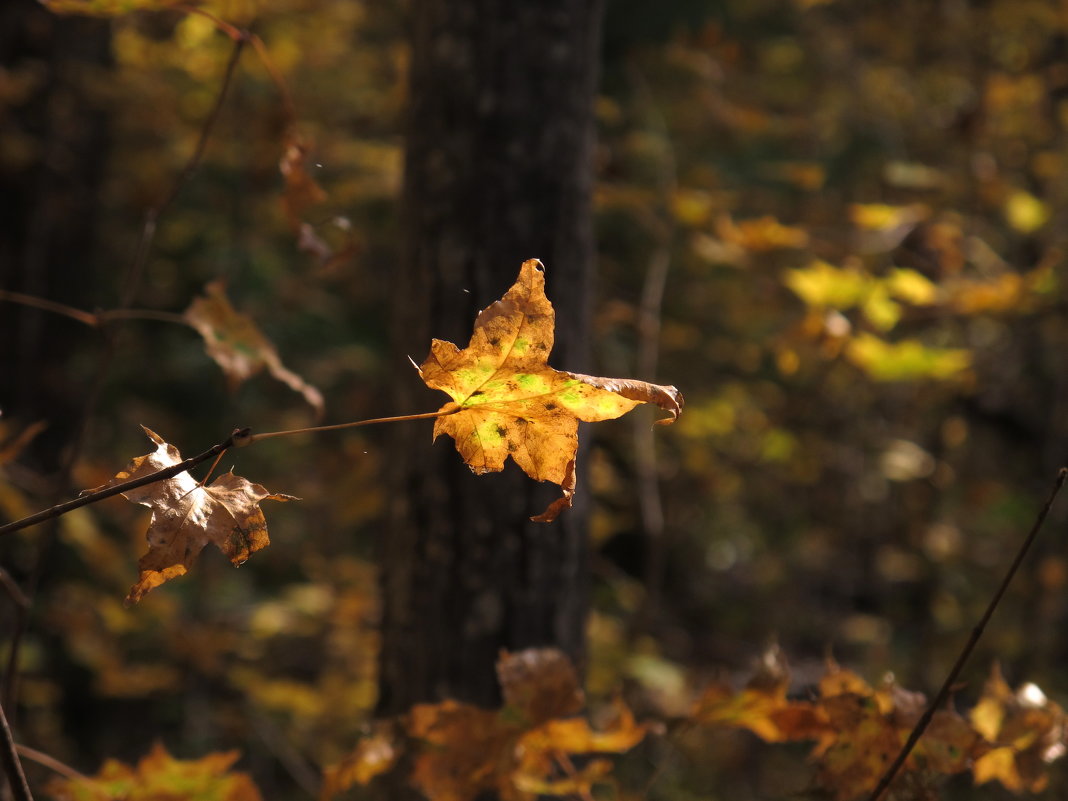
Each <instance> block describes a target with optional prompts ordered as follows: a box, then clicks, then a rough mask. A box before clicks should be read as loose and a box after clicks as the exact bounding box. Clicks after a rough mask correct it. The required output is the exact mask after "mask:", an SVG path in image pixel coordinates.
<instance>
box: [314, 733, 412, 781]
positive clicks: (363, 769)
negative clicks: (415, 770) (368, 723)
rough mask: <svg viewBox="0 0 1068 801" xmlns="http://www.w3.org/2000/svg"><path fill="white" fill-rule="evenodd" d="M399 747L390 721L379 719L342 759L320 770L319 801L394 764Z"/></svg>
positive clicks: (374, 775) (366, 779)
mask: <svg viewBox="0 0 1068 801" xmlns="http://www.w3.org/2000/svg"><path fill="white" fill-rule="evenodd" d="M400 748H401V746H400V745H399V744H398V742H397V732H396V731H395V730H394V727H393V726H392V724H391V723H390V722H389V721H378V722H377V723H376V724H375V728H374V730H373V731H372V732H371V733H370V734H369V735H368V736H366V737H364V738H363V739H362V740H360V742H359V743H358V744H357V745H356V748H355V749H353V751H352V752H351V753H349V754H348V756H346V757H345V758H344V759H343V760H341V762H339V763H338V764H336V765H331V766H330V767H328V768H326V769H325V770H324V771H323V786H322V789H321V790H320V792H319V801H329V800H330V799H331V798H333V797H334V796H335V795H337V794H338V793H341V792H344V791H345V790H347V789H349V788H350V787H353V786H354V785H357V784H359V785H365V784H367V783H369V782H370V781H371V780H372V779H373V778H375V777H376V776H379V775H381V774H383V773H385V772H387V771H389V770H390V769H392V768H393V766H394V765H395V764H396V762H397V759H398V757H399V756H400Z"/></svg>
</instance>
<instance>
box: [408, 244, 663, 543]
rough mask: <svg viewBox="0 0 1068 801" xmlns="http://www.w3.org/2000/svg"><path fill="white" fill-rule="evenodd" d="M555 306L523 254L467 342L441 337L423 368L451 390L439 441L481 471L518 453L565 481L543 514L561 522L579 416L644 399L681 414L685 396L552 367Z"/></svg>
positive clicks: (601, 414) (426, 377)
mask: <svg viewBox="0 0 1068 801" xmlns="http://www.w3.org/2000/svg"><path fill="white" fill-rule="evenodd" d="M555 322H556V314H555V312H554V310H553V307H552V304H551V303H550V302H549V299H548V298H546V296H545V270H544V268H543V267H542V264H541V262H540V261H538V260H537V259H531V260H529V261H525V262H523V266H522V268H521V269H520V271H519V278H518V279H517V280H516V282H515V284H513V285H512V287H511V288H510V289H509V290H508V291H507V292H506V293H505V295H504V297H503V298H501V299H500V300H498V301H497V302H495V303H493V304H491V305H490V306H487V307H486V308H485V309H483V310H482V312H481V313H480V314H479V316H478V318H477V319H476V320H475V328H474V333H473V334H472V335H471V341H470V343H469V344H468V346H467V347H466V348H464V349H463V350H460V349H459V348H458V347H457V346H456V345H454V344H453V343H451V342H446V341H444V340H440V339H435V340H434V341H433V343H432V344H431V346H430V355H429V356H428V357H427V358H426V361H424V362H423V363H422V365H420V366H419V375H420V376H421V377H422V379H423V381H424V382H425V383H426V385H427V386H428V387H430V388H432V389H440V390H442V391H443V392H445V393H447V394H448V395H449V396H451V397H452V401H451V402H449V403H446V404H445V405H444V406H442V407H441V411H442V412H452V413H451V414H449V415H447V416H443V417H439V418H438V419H437V421H436V422H435V424H434V439H437V438H438V437H439V436H441V435H442V434H448V435H449V436H450V437H452V438H453V439H454V440H455V441H456V449H457V450H458V451H459V452H460V455H461V456H462V457H463V459H464V461H465V462H466V463H467V465H468V466H469V467H470V468H471V470H472V471H474V472H475V473H490V472H498V471H500V470H503V469H504V463H505V461H506V460H507V459H508V457H509V456H511V457H512V458H513V459H514V460H515V462H516V464H518V465H519V466H520V467H521V468H522V469H523V472H525V473H526V474H527V475H528V476H530V477H531V478H533V479H535V480H537V481H552V482H553V483H555V484H559V485H560V488H561V489H562V490H563V496H562V497H561V498H560V499H558V500H556V501H554V502H553V503H552V504H550V505H549V507H548V508H547V509H546V510H545V511H544V512H543V513H542V514H540V515H537V516H536V517H533V518H531V519H532V520H537V521H540V522H549V521H551V520H554V519H555V518H556V516H557V515H559V514H560V512H561V511H563V510H564V509H565V508H566V507H568V506H570V505H571V499H572V497H573V496H574V494H575V455H576V453H577V451H578V421H579V420H583V421H585V422H594V421H598V420H611V419H613V418H616V417H620V416H621V415H623V414H626V413H627V412H629V411H630V410H631V409H633V408H634V407H635V406H637V405H638V404H640V403H654V404H656V405H657V406H659V407H660V408H661V409H664V410H665V411H667V412H668V413H669V414H670V417H668V418H665V419H664V420H661V421H658V422H662V423H670V422H673V421H674V420H675V419H676V418H677V417H678V416H679V413H680V412H681V411H682V405H683V399H682V393H680V392H679V391H678V390H677V389H676V388H675V387H672V386H658V385H656V384H649V383H646V382H644V381H636V380H633V379H615V378H599V377H595V376H588V375H581V374H579V373H568V372H563V371H561V370H555V369H553V368H552V367H550V366H549V365H548V358H549V352H550V351H551V350H552V347H553V341H554V326H555Z"/></svg>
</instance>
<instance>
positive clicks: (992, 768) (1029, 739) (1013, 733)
mask: <svg viewBox="0 0 1068 801" xmlns="http://www.w3.org/2000/svg"><path fill="white" fill-rule="evenodd" d="M970 719H971V724H972V726H973V727H974V728H975V730H976V731H977V732H979V734H981V735H982V736H983V737H984V738H985V739H986V740H987V741H988V742H989V743H990V744H991V745H992V746H993V747H992V748H991V749H990V750H989V751H988V752H987V753H985V754H983V755H982V756H980V757H979V758H978V759H976V760H975V764H974V766H973V768H972V774H973V776H974V778H975V783H976V784H982V783H984V782H988V781H991V780H992V779H997V780H998V781H1000V782H1001V783H1002V784H1003V785H1004V786H1005V787H1008V788H1009V789H1010V790H1013V791H1015V792H1020V791H1027V792H1033V793H1037V792H1039V791H1041V790H1043V789H1044V788H1045V787H1046V785H1047V784H1048V782H1049V773H1048V770H1047V766H1048V765H1049V763H1051V762H1053V761H1054V760H1055V759H1057V758H1059V757H1060V756H1062V755H1063V754H1064V752H1065V740H1066V738H1068V718H1066V717H1065V714H1064V710H1063V709H1061V707H1060V706H1059V705H1058V704H1056V703H1054V702H1053V701H1051V700H1049V699H1048V698H1046V695H1045V693H1043V692H1042V690H1040V689H1039V688H1038V687H1037V686H1036V685H1034V684H1025V685H1023V686H1022V687H1020V688H1019V689H1018V690H1017V691H1016V692H1013V691H1012V690H1011V689H1010V688H1009V685H1008V684H1007V683H1006V682H1005V679H1004V678H1002V675H1001V670H1000V669H999V668H998V666H997V665H996V664H995V665H994V667H993V668H992V670H991V673H990V677H989V678H988V679H987V681H986V684H985V685H984V687H983V694H982V696H981V697H980V699H979V701H978V703H976V705H975V707H974V708H973V709H972V711H971V715H970Z"/></svg>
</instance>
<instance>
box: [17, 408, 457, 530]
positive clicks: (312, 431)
mask: <svg viewBox="0 0 1068 801" xmlns="http://www.w3.org/2000/svg"><path fill="white" fill-rule="evenodd" d="M462 411H463V407H462V406H454V407H453V408H450V409H448V410H446V411H436V412H424V413H422V414H403V415H400V416H399V417H375V418H373V419H371V420H357V421H355V422H353V423H337V424H335V425H332V426H313V427H311V428H293V429H290V430H288V431H269V432H267V433H265V434H253V435H252V436H251V437H249V442H259V441H260V440H261V439H273V438H275V437H291V436H293V435H295V434H317V433H319V432H321V431H341V430H342V429H345V428H360V427H361V426H373V425H378V424H379V423H405V422H407V421H409V420H433V419H434V418H436V417H448V416H449V415H450V414H456V413H457V412H462ZM3 533H4V531H3V529H0V534H3Z"/></svg>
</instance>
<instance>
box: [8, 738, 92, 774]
mask: <svg viewBox="0 0 1068 801" xmlns="http://www.w3.org/2000/svg"><path fill="white" fill-rule="evenodd" d="M15 750H16V751H17V752H18V755H19V756H20V757H22V758H23V759H28V760H30V762H36V763H37V764H38V765H43V766H44V767H46V768H48V769H49V770H52V771H55V772H56V773H58V774H59V775H60V776H66V777H67V778H68V779H86V780H88V779H89V777H88V776H86V775H85V774H84V773H82V772H81V771H77V770H75V769H74V768H72V767H71V766H70V765H68V764H66V763H64V762H60V761H59V760H58V759H56V758H55V757H54V756H51V755H49V754H46V753H45V752H44V751H38V750H37V749H36V748H30V747H29V746H28V745H22V744H21V743H15Z"/></svg>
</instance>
